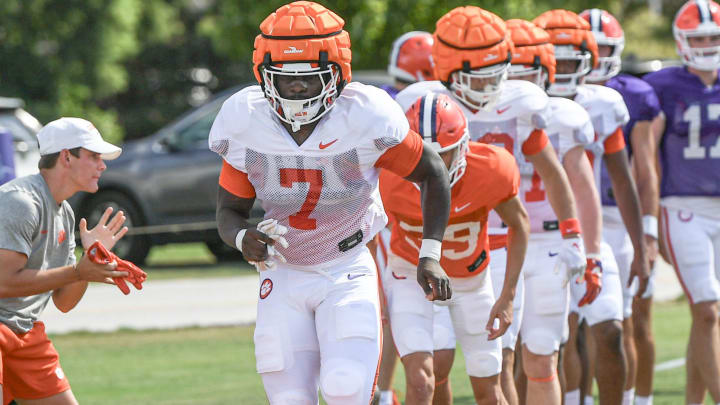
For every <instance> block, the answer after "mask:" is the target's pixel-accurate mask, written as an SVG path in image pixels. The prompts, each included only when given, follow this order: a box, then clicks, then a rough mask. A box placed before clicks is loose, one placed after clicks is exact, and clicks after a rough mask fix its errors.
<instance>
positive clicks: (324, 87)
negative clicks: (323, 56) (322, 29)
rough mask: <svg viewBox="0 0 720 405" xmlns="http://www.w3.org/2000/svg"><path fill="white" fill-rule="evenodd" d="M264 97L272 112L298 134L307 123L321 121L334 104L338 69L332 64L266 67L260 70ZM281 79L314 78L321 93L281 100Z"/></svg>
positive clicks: (338, 76)
mask: <svg viewBox="0 0 720 405" xmlns="http://www.w3.org/2000/svg"><path fill="white" fill-rule="evenodd" d="M262 75H263V85H264V86H263V87H264V91H265V97H266V98H267V99H268V101H269V102H270V105H271V107H272V110H273V111H274V112H275V114H276V115H277V116H278V118H280V120H281V121H283V122H285V123H288V124H290V125H291V127H292V130H293V132H297V131H298V130H299V129H300V127H301V126H302V125H306V124H310V123H313V122H316V121H318V120H319V119H320V118H322V117H323V116H324V115H325V114H327V112H328V111H330V109H331V108H332V107H333V105H334V104H335V99H336V98H337V95H338V87H337V84H338V82H339V81H340V70H339V69H338V67H337V66H335V65H334V64H326V66H325V67H324V68H323V67H320V66H318V67H313V64H311V63H305V62H292V63H284V64H278V65H273V64H265V65H263V69H262ZM280 76H286V77H288V76H290V77H297V76H306V77H308V80H312V79H311V78H310V77H311V76H316V77H317V80H319V81H320V84H321V87H320V93H319V94H318V95H316V96H312V97H309V98H305V99H291V98H286V97H283V96H282V95H281V94H280V91H279V89H278V86H277V80H278V77H280Z"/></svg>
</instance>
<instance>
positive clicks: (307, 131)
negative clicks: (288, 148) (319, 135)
mask: <svg viewBox="0 0 720 405" xmlns="http://www.w3.org/2000/svg"><path fill="white" fill-rule="evenodd" d="M318 122H320V121H319V120H318V121H315V122H311V123H309V124H305V125H301V126H300V129H298V130H297V131H295V132H293V130H292V125H290V124H288V123H287V122H283V123H282V125H283V126H284V127H285V129H286V130H287V132H288V134H290V136H291V137H292V138H293V140H294V141H295V143H296V144H297V145H298V146H300V145H302V144H303V143H304V142H305V141H306V140H307V139H308V138H309V137H310V135H312V133H313V130H315V127H316V126H317V124H318Z"/></svg>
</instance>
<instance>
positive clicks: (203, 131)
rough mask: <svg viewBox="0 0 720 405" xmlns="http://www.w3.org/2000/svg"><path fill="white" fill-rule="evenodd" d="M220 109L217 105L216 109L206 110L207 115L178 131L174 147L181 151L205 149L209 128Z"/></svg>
mask: <svg viewBox="0 0 720 405" xmlns="http://www.w3.org/2000/svg"><path fill="white" fill-rule="evenodd" d="M220 107H221V106H220V105H218V108H215V109H212V110H208V112H207V114H205V115H202V116H200V118H199V119H197V120H196V121H193V122H192V123H191V124H190V125H188V126H186V127H185V128H183V129H181V130H179V131H178V132H177V137H175V141H176V145H175V146H176V147H178V148H180V149H182V150H188V149H200V148H203V149H207V147H208V135H209V134H210V128H211V127H212V124H213V121H215V117H216V116H217V114H218V112H219V111H220Z"/></svg>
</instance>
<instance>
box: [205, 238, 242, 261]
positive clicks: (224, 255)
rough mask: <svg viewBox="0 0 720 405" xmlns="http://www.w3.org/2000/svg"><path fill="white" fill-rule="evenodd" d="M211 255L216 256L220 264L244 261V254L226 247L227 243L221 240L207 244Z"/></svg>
mask: <svg viewBox="0 0 720 405" xmlns="http://www.w3.org/2000/svg"><path fill="white" fill-rule="evenodd" d="M205 245H207V247H208V250H210V253H212V254H213V255H215V258H216V259H217V261H218V262H237V261H240V260H244V259H243V255H242V253H241V252H240V251H239V250H237V249H233V248H231V247H230V246H228V245H226V244H225V242H223V241H221V240H220V239H218V240H216V241H208V242H205Z"/></svg>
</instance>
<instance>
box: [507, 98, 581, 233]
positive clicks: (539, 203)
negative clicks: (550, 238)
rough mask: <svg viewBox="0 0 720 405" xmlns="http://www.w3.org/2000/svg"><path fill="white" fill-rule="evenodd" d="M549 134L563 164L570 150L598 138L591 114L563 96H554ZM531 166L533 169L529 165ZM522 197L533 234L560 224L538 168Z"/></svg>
mask: <svg viewBox="0 0 720 405" xmlns="http://www.w3.org/2000/svg"><path fill="white" fill-rule="evenodd" d="M545 132H546V133H547V136H548V138H549V139H550V143H551V144H552V145H553V148H554V149H555V152H556V153H557V157H558V160H559V161H560V162H561V163H562V161H563V158H564V157H565V154H566V153H567V152H568V151H570V149H572V148H574V147H576V146H583V147H585V146H586V145H589V144H591V143H592V142H593V138H594V132H593V126H592V123H591V122H590V116H589V115H588V113H587V112H586V111H585V110H584V109H583V108H582V106H580V105H579V104H578V103H576V102H574V101H572V100H569V99H566V98H562V97H550V119H549V120H548V122H547V128H545ZM527 165H529V166H531V167H532V164H531V163H529V162H528V163H527ZM520 196H521V198H522V200H523V203H524V204H525V209H527V211H528V215H529V216H530V232H543V231H546V230H548V229H547V228H548V227H549V228H550V229H552V226H553V225H554V224H556V223H557V215H555V211H553V209H552V206H551V205H550V201H549V200H548V198H547V193H546V192H545V186H544V184H543V183H542V180H541V179H540V175H539V174H537V172H535V170H534V169H533V171H532V173H528V172H527V171H526V172H524V173H523V175H522V181H521V185H520ZM493 215H496V214H494V213H493ZM497 221H499V218H497Z"/></svg>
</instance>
